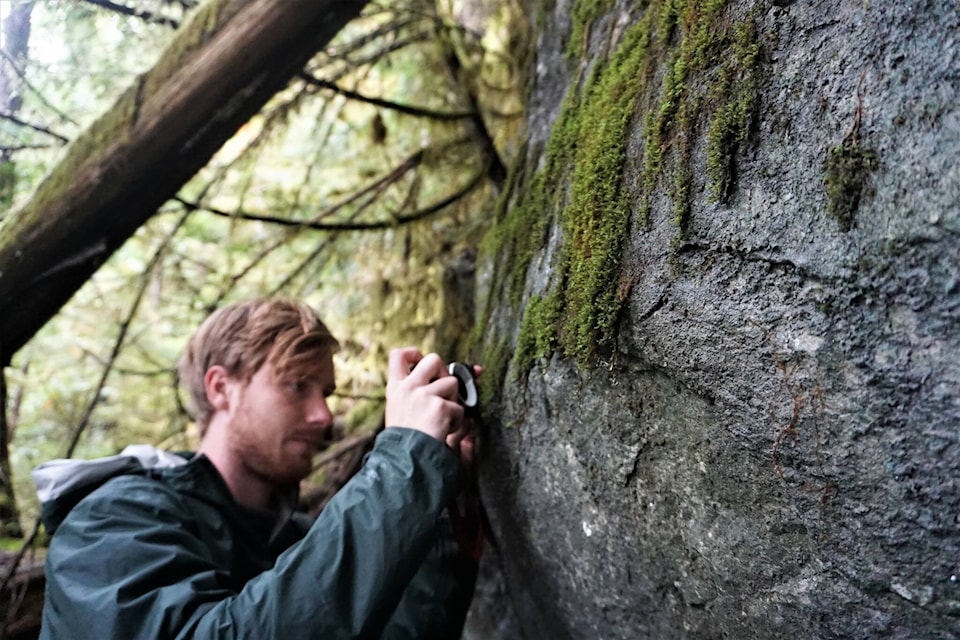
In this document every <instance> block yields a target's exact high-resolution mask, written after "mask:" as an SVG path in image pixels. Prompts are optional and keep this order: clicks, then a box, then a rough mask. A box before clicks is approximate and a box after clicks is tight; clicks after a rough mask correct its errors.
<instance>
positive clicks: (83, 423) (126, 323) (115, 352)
mask: <svg viewBox="0 0 960 640" xmlns="http://www.w3.org/2000/svg"><path fill="white" fill-rule="evenodd" d="M191 213H192V211H190V210H187V211H185V212H184V213H183V215H182V216H181V217H180V219H179V220H178V221H177V223H176V224H175V225H174V227H173V229H171V230H170V232H169V233H167V235H166V236H165V237H164V239H163V241H162V242H161V243H160V246H159V247H158V248H157V250H156V251H155V252H154V254H153V257H152V258H151V259H150V262H149V263H148V264H147V266H146V267H145V268H144V270H143V273H142V274H141V276H140V286H139V287H138V288H137V293H136V295H135V296H134V299H133V303H132V304H131V305H130V309H129V311H128V312H127V316H126V318H124V320H123V322H122V323H121V324H120V331H119V333H117V338H116V340H114V343H113V349H112V350H111V352H110V356H109V357H108V359H107V362H106V364H105V365H104V367H103V371H102V372H101V374H100V379H99V380H98V381H97V386H96V388H95V389H94V391H93V394H92V395H91V397H90V402H89V403H87V407H86V409H85V410H84V412H83V416H82V417H81V419H80V421H79V422H78V423H77V427H76V428H75V429H74V431H73V434H72V435H71V437H70V443H69V444H68V445H67V450H66V452H65V454H64V456H63V457H64V458H70V457H72V456H73V452H74V451H75V450H76V448H77V445H78V444H79V443H80V437H81V436H82V435H83V432H84V431H85V430H86V428H87V426H88V425H89V423H90V418H91V416H92V415H93V410H94V409H95V408H96V407H97V404H98V403H99V400H100V395H101V392H102V391H103V387H104V386H105V385H106V383H107V378H108V377H109V375H110V373H111V372H112V371H113V369H114V365H115V364H116V361H117V358H118V357H119V355H120V350H121V348H122V347H123V345H124V342H125V341H126V337H127V332H128V331H129V330H130V325H131V323H132V322H133V319H134V317H135V316H136V314H137V311H138V309H139V308H140V301H141V300H143V296H144V293H146V291H147V288H148V287H149V285H150V273H151V272H152V271H153V269H154V268H155V267H156V265H157V264H158V263H159V262H160V258H161V257H163V254H164V253H165V252H166V250H167V247H168V245H169V244H170V241H171V240H172V239H173V237H174V235H176V233H177V232H178V231H179V230H180V228H181V227H182V226H183V224H184V223H185V222H186V221H187V218H188V217H189V216H190V214H191Z"/></svg>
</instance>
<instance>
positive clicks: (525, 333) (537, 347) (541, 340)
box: [514, 289, 562, 376]
mask: <svg viewBox="0 0 960 640" xmlns="http://www.w3.org/2000/svg"><path fill="white" fill-rule="evenodd" d="M558 291H559V290H558V289H554V290H553V292H551V293H550V295H548V296H547V297H546V298H542V297H540V296H533V298H531V299H530V303H529V305H528V306H527V309H526V312H525V313H524V314H523V321H522V322H521V325H520V333H519V336H518V338H517V349H516V354H515V356H514V362H515V364H516V371H517V375H518V376H519V375H523V374H525V373H526V372H527V371H529V370H530V368H531V367H533V364H534V362H535V361H536V360H538V359H540V358H545V357H547V356H549V355H550V354H551V353H553V351H554V350H555V349H556V348H557V334H556V328H557V325H558V322H559V321H560V318H561V309H560V304H561V302H562V298H561V296H560V295H559V293H558Z"/></svg>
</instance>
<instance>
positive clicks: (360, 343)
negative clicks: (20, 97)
mask: <svg viewBox="0 0 960 640" xmlns="http://www.w3.org/2000/svg"><path fill="white" fill-rule="evenodd" d="M41 5H42V7H41ZM81 6H84V5H83V4H82V3H72V2H70V3H68V2H55V1H54V0H49V1H47V2H41V3H40V4H39V5H38V7H41V11H40V13H39V14H38V15H39V17H38V18H37V22H36V24H35V26H36V29H35V32H34V36H35V37H36V38H37V39H38V40H39V38H41V37H43V36H41V35H39V34H41V33H45V34H49V39H50V40H51V41H58V42H60V43H61V44H59V45H58V46H57V47H56V48H51V49H50V50H48V51H46V52H45V54H44V55H46V56H47V58H46V60H48V62H47V63H45V64H47V66H46V67H43V68H41V65H40V64H39V62H38V63H36V64H35V65H34V66H30V67H28V74H29V77H30V79H31V80H36V82H37V85H36V86H37V87H39V88H40V89H41V90H42V92H43V96H42V97H43V98H45V100H46V102H48V103H49V104H48V105H46V106H44V104H45V103H44V100H41V99H40V96H34V98H32V100H33V102H31V103H30V104H29V105H28V106H29V108H30V109H33V110H34V111H30V112H29V113H39V111H41V110H43V109H48V111H45V112H44V113H45V114H46V117H47V118H48V119H49V114H50V111H49V109H62V110H63V111H64V113H65V114H69V116H74V114H76V119H75V122H71V123H69V124H68V125H67V124H65V125H63V131H65V132H66V133H67V134H69V137H74V136H75V135H77V132H80V131H84V130H85V129H84V128H85V127H86V126H87V125H88V124H89V123H90V122H92V121H94V120H95V119H96V118H98V117H99V116H100V114H101V113H103V112H104V110H105V109H106V108H107V107H108V106H109V105H110V104H111V103H112V102H113V101H115V100H116V99H118V97H119V96H121V95H122V94H124V92H126V97H124V98H123V100H124V101H125V102H123V104H127V105H128V106H129V108H128V109H120V110H119V112H115V113H114V115H113V116H111V117H112V118H114V119H113V120H112V121H111V122H110V123H107V124H108V126H102V127H100V128H98V129H96V130H95V131H96V133H95V134H94V133H90V132H88V133H86V134H84V135H83V136H82V137H81V138H82V139H81V140H80V141H78V142H76V143H75V144H76V145H78V146H79V145H88V146H89V148H97V146H98V145H105V144H111V143H113V142H116V140H117V136H120V135H123V131H124V127H125V126H127V123H128V122H129V121H130V119H131V117H132V114H133V113H134V112H135V110H136V99H135V98H136V94H137V90H136V86H133V87H132V88H131V87H130V86H129V85H130V82H131V81H132V80H133V79H134V78H135V77H136V75H137V74H138V73H141V72H143V71H145V70H146V69H147V68H149V67H151V65H152V64H153V63H154V61H156V60H157V59H158V57H160V58H161V59H162V62H161V63H160V64H159V66H158V67H157V69H156V71H154V72H153V73H152V74H150V76H149V77H150V78H154V79H155V78H160V77H163V76H164V74H169V73H173V72H175V70H176V65H175V64H173V63H172V62H171V61H173V60H175V59H176V57H177V56H176V54H177V53H178V52H177V51H172V50H171V51H167V52H166V53H165V54H163V56H160V55H159V54H160V51H161V48H160V47H159V46H158V43H163V42H165V41H166V39H167V37H169V35H170V32H169V30H168V29H167V30H165V29H163V28H157V27H155V26H153V25H146V24H144V23H143V22H142V21H139V20H137V19H133V18H120V17H118V16H116V15H111V14H109V13H105V12H103V11H101V10H92V9H89V7H88V8H86V9H85V10H84V11H83V12H78V11H77V7H81ZM204 6H205V7H207V6H209V4H208V5H204ZM504 7H506V8H503V9H502V10H501V11H500V12H499V13H498V14H497V16H496V20H495V25H494V26H493V27H491V30H490V31H489V32H487V33H483V34H482V35H479V34H477V33H476V31H475V30H474V29H475V27H476V25H471V29H470V30H468V29H465V28H462V27H461V26H460V25H457V24H456V22H455V21H454V20H453V18H452V17H451V16H446V15H441V13H440V9H438V7H437V6H436V5H433V4H431V3H427V2H422V1H420V0H410V1H402V2H399V3H394V4H392V5H391V6H390V7H389V8H384V7H378V8H377V10H376V11H371V12H370V14H369V15H367V16H365V17H363V18H361V19H360V20H357V21H354V22H352V23H351V24H350V25H349V26H348V28H347V29H346V30H345V31H344V32H343V33H341V34H340V35H339V36H338V38H337V40H336V41H335V42H333V43H331V45H330V47H328V49H327V51H324V52H321V53H320V54H318V56H317V57H316V58H315V59H314V60H313V61H312V62H311V63H310V65H309V68H308V73H310V74H312V75H313V76H315V77H316V78H317V79H321V80H324V81H330V82H333V83H334V84H336V85H337V86H340V87H343V88H347V89H349V90H350V91H354V92H356V93H358V94H360V95H363V96H370V97H373V98H377V99H380V100H385V101H387V102H395V103H398V104H402V105H406V106H411V107H414V108H417V109H422V110H424V111H428V110H432V111H437V112H441V113H444V114H457V113H467V112H470V110H471V109H472V108H473V106H474V105H477V106H478V107H479V108H480V109H481V110H482V112H483V113H484V114H485V116H486V120H485V122H486V124H487V126H488V127H489V128H490V130H491V132H492V136H493V138H494V141H493V142H494V144H495V145H498V146H497V148H498V150H499V151H500V152H501V153H502V154H504V156H505V157H506V159H507V161H509V160H510V158H509V157H507V156H506V153H505V152H504V148H505V147H504V146H501V145H503V140H504V136H505V133H504V132H509V133H511V134H513V132H515V131H516V130H517V126H518V123H522V118H521V117H520V116H521V115H522V98H521V97H520V90H521V89H522V86H521V84H520V83H519V81H518V80H517V78H516V77H515V76H516V75H517V65H516V62H515V60H513V59H512V58H511V56H512V55H513V54H514V53H515V48H516V47H521V46H526V45H525V44H524V43H525V42H526V39H525V38H519V37H517V33H518V29H520V27H518V26H516V25H513V24H512V22H511V21H519V22H520V23H522V22H523V20H522V18H523V15H522V11H521V10H520V7H519V6H518V5H517V6H514V5H510V4H509V3H506V4H505V5H504ZM222 19H223V16H218V15H216V14H215V13H213V10H212V9H210V8H201V9H200V10H199V13H198V14H197V17H196V19H195V20H194V22H193V23H192V25H191V26H190V27H189V28H190V29H193V30H194V31H191V33H194V34H195V38H194V39H193V42H199V41H201V40H202V39H203V38H204V37H208V35H209V32H210V29H211V28H212V25H215V24H216V23H217V22H222ZM137 25H138V26H137ZM494 27H495V28H494ZM101 30H103V31H101ZM105 34H109V35H105ZM74 35H82V38H83V40H82V41H77V40H75V39H74ZM452 40H456V46H455V47H453V46H452V45H451V41H452ZM92 41H96V42H98V45H100V44H102V45H103V46H102V47H89V43H90V42H92ZM491 52H492V53H491ZM101 54H102V57H101ZM111 57H112V59H111ZM452 57H457V62H456V65H458V66H459V72H458V73H457V74H456V75H454V74H452V73H451V70H452V68H453V66H456V65H453V63H452V62H451V60H452ZM131 60H132V61H133V64H131V66H130V67H127V66H126V64H127V62H128V61H131ZM494 61H496V64H494ZM73 64H77V65H79V67H78V68H79V69H80V70H79V71H78V70H73V71H72V72H68V71H66V69H67V68H68V66H70V65H73ZM110 65H112V67H110ZM105 69H106V71H105ZM55 70H60V71H58V73H63V74H64V75H62V76H61V75H53V72H54V71H55ZM87 70H89V71H90V72H89V73H88V72H87ZM45 73H47V74H48V75H44V74H45ZM94 73H96V74H97V77H96V81H97V82H99V83H100V84H97V85H96V86H94V85H95V82H94V80H95V79H94V78H93V74H94ZM511 74H512V75H511ZM70 76H74V77H75V79H76V82H75V84H74V85H73V86H74V87H75V88H76V91H75V92H72V91H71V85H70V84H69V83H67V82H64V81H62V79H63V78H64V77H70ZM491 78H494V79H495V80H496V82H492V81H491ZM146 81H152V80H146ZM494 85H496V86H494ZM491 106H492V107H494V108H491ZM117 113H119V114H120V116H119V117H117V115H116V114H117ZM491 114H493V115H491ZM377 117H379V118H380V120H381V124H382V125H383V127H384V129H383V131H382V135H381V136H380V137H379V138H378V139H374V138H373V137H372V136H371V123H372V122H373V120H374V118H377ZM62 156H63V151H62V150H59V149H49V150H47V152H46V155H44V154H42V153H40V152H37V153H36V154H35V155H34V156H32V159H33V160H35V161H36V162H35V163H34V164H30V163H28V162H19V161H18V164H17V171H18V177H19V176H20V172H21V171H24V172H25V173H24V174H23V175H24V176H25V177H26V178H28V179H24V180H23V184H22V186H23V187H24V188H25V189H26V188H32V187H34V186H35V185H36V180H34V178H36V177H38V176H40V175H43V174H44V173H45V172H46V169H47V168H49V167H50V166H53V165H54V164H55V163H56V162H57V161H58V160H60V159H61V158H62ZM411 159H414V161H411ZM18 160H19V158H18ZM28 167H29V170H28V169H27V168H28ZM38 167H42V169H43V170H40V169H39V168H38ZM486 168H487V158H486V157H485V156H484V155H483V152H482V147H481V146H480V145H478V140H477V138H476V128H475V126H474V125H473V123H472V121H471V120H470V119H468V118H465V117H460V118H456V117H446V118H434V117H430V116H429V114H425V115H415V114H409V113H404V112H402V111H400V110H393V109H390V108H389V107H388V106H378V105H373V104H370V103H368V102H364V101H361V100H357V99H348V98H347V97H345V96H344V95H343V94H341V93H338V92H334V91H330V90H328V89H319V88H318V87H317V86H316V85H313V84H310V83H307V82H303V81H295V82H293V83H291V85H290V86H289V87H288V88H287V89H286V90H284V91H283V92H281V93H280V94H278V95H277V96H275V97H274V99H273V100H272V101H271V102H270V104H268V105H267V107H265V108H264V109H263V110H262V112H261V113H260V114H259V115H258V116H257V117H255V118H253V119H251V121H250V122H248V123H247V124H246V125H244V127H242V128H241V129H240V131H238V132H237V134H236V135H235V137H234V138H233V139H232V140H230V141H229V142H228V143H227V144H226V145H225V146H224V148H223V149H221V151H220V153H219V154H217V156H216V157H214V159H213V160H212V161H211V162H210V163H209V164H208V166H207V167H205V168H204V169H203V170H202V171H201V172H199V173H198V175H196V176H195V177H194V178H193V179H192V180H191V182H190V183H189V184H187V185H185V186H184V187H183V188H182V189H181V191H180V193H179V199H180V200H182V201H183V202H180V201H173V202H170V203H168V204H167V205H165V206H164V207H163V209H162V210H161V211H159V212H158V213H157V215H156V216H154V218H153V219H152V220H151V221H150V222H149V223H148V224H147V225H145V226H144V227H143V228H142V229H140V230H139V231H138V232H137V234H136V235H135V236H134V237H132V238H130V239H129V240H128V242H127V243H126V244H125V245H124V246H123V247H122V248H121V249H120V250H119V251H118V252H117V253H116V254H115V255H114V256H112V257H111V258H110V260H109V261H108V262H107V264H106V265H104V267H103V268H101V270H100V271H99V272H98V273H97V274H96V275H95V277H94V278H93V279H91V281H90V282H88V283H87V284H86V285H85V286H84V287H83V288H82V289H81V290H80V291H79V292H77V294H76V295H75V296H74V298H73V299H72V300H71V301H70V303H69V304H68V305H67V306H66V307H65V308H64V309H63V311H62V312H61V313H60V314H58V316H56V317H55V318H54V319H53V320H51V321H50V323H48V325H47V326H46V327H44V328H43V329H42V330H41V331H40V332H39V333H38V335H37V336H36V337H35V338H34V339H33V340H32V341H31V342H30V343H29V344H28V345H27V346H26V347H24V348H23V349H22V350H21V351H20V352H19V353H17V354H16V357H15V359H14V363H13V366H12V367H10V368H9V369H8V370H7V372H6V373H7V376H8V379H9V380H10V387H11V394H10V395H11V398H14V397H16V398H17V399H16V400H15V401H11V404H14V402H15V404H16V413H17V425H16V432H15V438H14V444H13V447H12V449H11V456H12V462H13V465H14V480H15V482H16V486H17V491H18V494H19V495H20V496H23V497H24V498H25V499H24V500H23V501H22V502H21V504H22V505H23V506H24V507H25V508H24V516H25V517H31V516H33V515H36V513H37V511H38V506H37V505H36V503H35V499H34V494H33V487H32V485H31V482H30V478H29V470H30V469H31V468H32V467H33V466H36V465H37V464H39V463H41V462H44V461H46V460H49V459H51V458H56V457H60V456H62V455H63V454H64V451H65V447H66V444H67V443H68V442H69V441H70V440H71V438H72V437H73V435H74V434H75V433H76V431H77V430H78V429H80V428H81V427H83V429H84V431H83V434H82V437H81V438H80V442H79V447H78V448H77V450H76V456H78V457H82V458H89V457H95V456H101V455H109V454H114V453H117V452H118V451H119V450H120V449H122V448H123V447H124V446H125V445H126V444H129V443H132V442H151V443H154V444H158V445H160V446H164V447H168V448H172V449H183V448H192V447H193V446H195V444H196V433H195V430H194V429H193V425H192V424H191V423H190V420H189V418H188V417H187V416H186V415H185V413H184V412H183V410H182V407H181V402H180V401H181V400H182V399H183V398H180V397H179V395H180V393H179V392H178V390H177V388H176V381H175V377H174V368H175V364H176V360H177V358H178V357H179V354H180V353H181V351H182V348H183V345H184V343H185V341H186V339H187V338H188V336H189V335H190V334H191V332H192V331H193V330H194V329H195V327H196V326H197V325H198V324H199V322H200V321H201V320H202V318H204V317H205V316H206V315H207V314H208V313H209V312H210V311H211V310H212V309H214V308H216V307H218V306H221V305H223V304H225V303H228V302H231V301H234V300H238V299H243V298H248V297H251V296H257V295H274V294H276V295H289V296H294V297H298V298H302V299H304V300H306V301H307V302H309V303H311V304H312V305H313V306H314V307H316V308H317V309H319V310H320V312H321V314H322V315H323V317H324V319H325V320H326V321H327V323H328V324H329V325H330V327H331V329H332V330H333V332H334V333H335V334H337V336H338V337H339V338H340V341H341V344H342V345H343V349H342V350H341V352H340V353H339V354H338V355H337V369H338V393H337V395H336V396H335V397H334V398H333V400H332V402H333V405H334V406H333V409H334V412H335V413H336V414H337V415H338V416H346V415H347V414H350V418H349V421H350V424H351V425H353V426H356V427H357V428H366V427H367V426H368V425H370V424H372V423H374V422H376V421H377V420H375V419H374V418H375V415H376V413H377V412H378V410H379V409H380V405H379V403H377V402H375V401H372V400H370V398H376V397H379V396H381V395H382V390H383V384H384V378H385V375H384V374H385V370H386V362H387V352H388V350H389V349H390V348H392V347H395V346H401V345H407V344H413V345H416V346H418V347H419V348H421V350H424V351H428V350H431V349H432V348H433V347H434V343H435V340H436V335H437V331H436V325H437V323H438V322H439V319H440V318H441V317H442V309H443V305H444V304H446V303H447V302H448V301H447V300H445V299H444V292H443V289H442V286H441V276H442V273H443V272H444V267H445V266H446V264H447V263H448V262H449V261H450V260H451V259H452V258H454V257H457V256H460V255H461V254H462V253H463V252H464V251H466V250H469V249H473V248H475V245H476V244H477V238H480V237H482V236H483V235H484V233H485V232H486V230H487V228H488V226H489V224H490V222H491V220H490V218H491V216H492V205H491V200H492V189H491V187H490V185H489V184H488V183H487V182H486V181H485V180H484V176H485V172H486ZM156 170H157V171H162V170H163V167H157V168H156ZM56 175H65V174H64V173H63V169H61V170H59V171H58V173H57V174H56ZM471 185H472V186H471ZM468 187H469V188H468ZM23 196H24V193H23V192H21V193H20V197H21V199H22V198H23ZM447 201H449V204H447V205H446V206H439V205H440V204H442V203H444V202H447ZM184 203H187V204H184ZM254 217H256V218H259V219H252V218H254ZM405 218H416V221H415V222H401V221H402V220H404V219H405ZM272 219H275V220H277V221H279V222H282V223H283V224H280V223H273V222H270V221H268V220H272ZM298 223H299V224H300V226H298ZM320 224H326V225H351V226H353V227H357V230H351V231H338V230H336V229H329V230H321V229H317V228H310V226H309V225H320ZM364 225H370V227H371V229H373V228H375V230H365V229H364V228H363V227H364ZM544 228H546V226H544ZM122 328H125V333H124V336H125V337H124V340H123V343H122V344H120V345H119V348H118V349H117V357H116V358H115V359H113V360H112V359H111V354H112V352H113V350H114V347H115V345H116V343H117V340H118V337H119V336H120V335H121V329H122ZM444 355H447V354H444ZM451 355H452V354H451ZM456 355H458V356H459V355H460V354H456ZM478 362H483V361H482V360H479V359H478ZM506 362H507V363H509V359H508V358H507V359H506ZM483 364H484V365H485V366H487V372H488V373H486V374H485V380H491V379H492V378H494V377H495V374H496V371H497V369H498V367H497V366H496V365H495V364H494V365H487V363H486V362H483ZM107 367H109V373H108V375H107V376H106V378H105V383H104V384H103V385H102V386H98V384H97V382H98V380H99V379H100V377H101V376H102V374H103V372H104V370H105V368H107ZM487 385H489V383H488V382H485V383H484V385H482V386H481V388H483V389H488V387H487ZM487 392H490V391H489V390H488V391H487ZM88 407H92V412H91V414H90V420H89V423H87V424H81V419H82V417H83V415H84V413H85V411H86V410H87V408H88ZM8 412H9V411H8Z"/></svg>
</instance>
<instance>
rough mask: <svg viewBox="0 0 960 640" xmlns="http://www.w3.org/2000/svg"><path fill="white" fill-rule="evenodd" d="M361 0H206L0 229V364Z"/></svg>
mask: <svg viewBox="0 0 960 640" xmlns="http://www.w3.org/2000/svg"><path fill="white" fill-rule="evenodd" d="M365 2H366V0H340V1H334V0H323V1H321V2H316V1H308V0H211V2H209V3H207V4H205V5H204V6H203V7H202V8H201V9H200V10H198V11H197V12H196V13H195V15H194V16H193V19H192V20H191V21H190V22H189V23H188V24H187V25H185V26H184V27H183V28H182V29H181V31H180V33H179V35H178V36H177V37H176V39H175V40H174V41H173V43H172V44H171V45H170V47H168V49H167V51H166V52H165V53H164V55H163V56H162V57H161V59H160V60H159V62H158V63H157V64H156V65H155V66H154V68H153V69H151V70H150V71H148V72H147V73H146V74H144V75H143V76H141V77H140V78H138V80H137V81H136V82H135V83H134V86H132V87H130V88H129V89H128V90H127V92H126V93H125V94H124V95H123V96H122V97H121V98H120V99H119V100H118V101H117V102H116V104H114V106H113V107H112V108H111V109H110V110H109V111H108V112H107V113H106V114H104V116H103V117H101V118H100V119H99V120H98V121H97V122H95V123H94V124H93V125H91V127H90V128H89V129H88V130H87V131H86V132H84V134H83V135H82V136H81V137H80V138H78V139H77V140H76V141H75V143H74V144H73V145H71V147H70V149H69V150H68V153H67V155H66V157H65V158H64V160H63V161H61V162H60V163H59V164H58V165H57V166H56V167H55V168H54V169H53V171H52V172H51V173H50V174H49V175H48V176H47V178H46V179H45V180H44V181H43V182H42V183H41V185H40V186H39V187H38V188H37V191H36V192H35V193H34V195H33V197H32V198H31V199H30V200H29V201H28V202H27V203H26V204H25V205H24V206H23V207H22V208H21V209H19V210H18V211H16V212H15V213H13V214H11V215H10V216H8V217H7V219H6V220H5V221H4V223H3V225H2V226H0V364H2V363H5V362H9V360H10V357H11V356H12V354H13V353H14V352H16V351H17V350H18V349H19V348H20V347H22V346H23V344H24V343H25V342H26V341H27V340H29V339H30V338H31V337H32V336H33V334H34V333H35V332H36V331H37V330H38V329H39V328H40V327H41V326H42V325H43V324H44V323H45V322H46V321H47V320H48V319H49V318H50V317H52V316H53V314H55V313H56V312H57V310H58V309H59V308H60V307H61V306H62V305H63V304H64V303H65V302H66V301H67V300H68V299H69V298H70V297H71V296H72V295H73V293H74V292H75V291H76V290H77V289H79V287H80V286H81V285H82V284H83V283H84V282H85V281H86V280H87V279H88V278H89V277H90V276H91V275H92V274H93V273H94V271H95V270H96V269H97V268H98V267H99V266H100V265H101V264H102V263H103V262H104V260H106V259H107V257H109V256H110V255H111V254H112V253H113V252H114V251H115V250H116V249H117V248H118V247H119V246H120V245H121V244H122V243H123V242H124V241H125V240H126V239H127V238H128V237H129V236H130V235H132V234H133V232H134V231H136V229H137V228H138V227H139V226H140V225H141V224H143V223H144V222H145V221H146V220H147V219H148V218H149V217H150V216H151V215H152V214H153V213H154V212H155V211H156V209H157V208H158V207H159V206H160V205H161V204H162V203H163V202H164V201H166V200H167V199H168V198H170V197H171V196H172V195H174V194H175V193H176V191H177V189H179V188H180V187H181V186H182V185H183V184H184V183H185V182H186V181H187V180H188V179H189V178H190V177H192V176H193V174H194V173H196V172H197V171H198V170H199V169H201V168H202V167H203V166H204V165H205V164H206V163H207V161H208V160H209V159H210V157H211V156H212V155H213V154H214V153H215V152H216V151H217V149H219V148H220V146H221V145H222V144H223V143H224V142H225V141H226V140H228V139H229V138H230V136H232V135H233V133H234V132H235V131H236V130H237V128H238V127H239V126H240V125H242V124H243V123H244V122H246V121H247V120H248V119H249V118H250V117H251V116H253V115H254V114H256V113H257V111H258V110H259V109H260V108H261V107H262V106H263V105H264V104H265V103H266V101H267V100H269V99H270V97H271V96H273V95H274V94H275V93H276V92H277V91H279V90H280V89H282V88H283V87H284V86H285V85H286V84H287V82H289V80H290V78H292V77H293V76H294V75H295V74H296V73H297V72H298V71H300V70H301V69H302V67H303V66H304V65H305V64H306V62H307V61H308V60H309V59H310V58H311V57H312V56H313V55H314V53H315V52H316V51H317V50H318V49H319V48H320V47H322V46H323V45H324V44H326V43H327V42H329V40H330V39H331V38H332V37H333V36H334V35H335V34H336V33H337V32H338V31H339V30H340V29H341V28H342V27H343V25H344V24H345V23H346V22H347V21H348V20H350V19H351V18H353V17H355V16H357V15H358V14H359V12H360V10H361V9H362V8H363V6H364V4H365Z"/></svg>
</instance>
